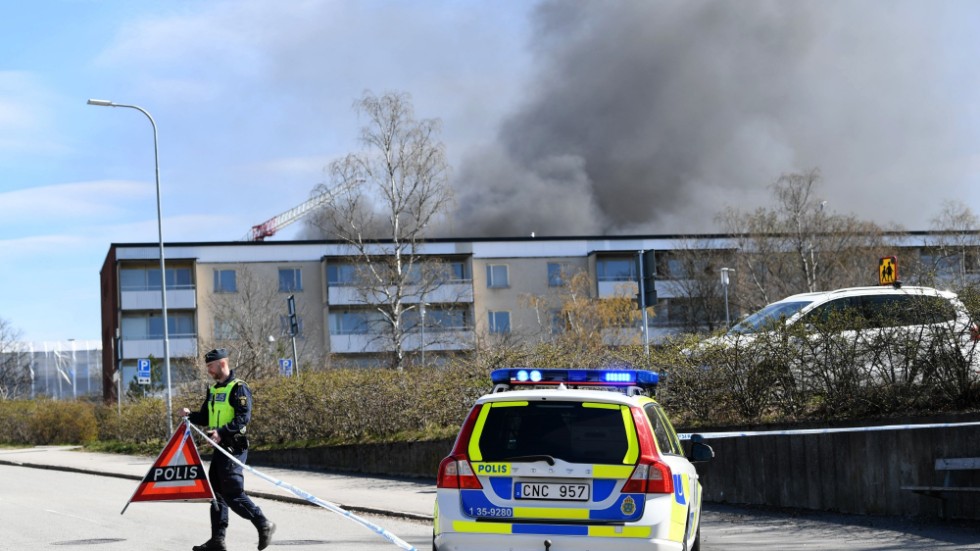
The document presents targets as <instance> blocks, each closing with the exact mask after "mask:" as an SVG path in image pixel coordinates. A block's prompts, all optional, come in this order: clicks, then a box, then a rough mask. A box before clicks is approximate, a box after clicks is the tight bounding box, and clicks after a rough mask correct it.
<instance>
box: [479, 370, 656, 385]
mask: <svg viewBox="0 0 980 551" xmlns="http://www.w3.org/2000/svg"><path fill="white" fill-rule="evenodd" d="M490 380H491V381H492V382H493V384H494V385H507V386H510V387H516V386H558V385H560V384H564V385H565V386H569V387H572V386H576V387H588V386H595V387H631V386H633V387H640V388H642V389H652V388H655V387H656V386H657V383H658V382H659V381H660V376H659V375H657V374H656V373H654V372H653V371H625V370H622V369H616V370H609V369H536V368H530V367H511V368H506V369H495V370H494V371H493V372H491V373H490Z"/></svg>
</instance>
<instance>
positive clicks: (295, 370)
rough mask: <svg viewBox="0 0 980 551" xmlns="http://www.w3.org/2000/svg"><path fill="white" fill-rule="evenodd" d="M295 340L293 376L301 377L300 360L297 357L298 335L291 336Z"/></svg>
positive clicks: (290, 338)
mask: <svg viewBox="0 0 980 551" xmlns="http://www.w3.org/2000/svg"><path fill="white" fill-rule="evenodd" d="M289 340H291V341H293V377H299V361H297V359H296V335H293V336H291V337H289Z"/></svg>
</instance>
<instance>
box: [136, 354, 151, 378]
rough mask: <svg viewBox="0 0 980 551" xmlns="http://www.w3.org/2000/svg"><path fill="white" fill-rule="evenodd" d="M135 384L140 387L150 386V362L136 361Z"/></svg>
mask: <svg viewBox="0 0 980 551" xmlns="http://www.w3.org/2000/svg"><path fill="white" fill-rule="evenodd" d="M136 382H137V383H139V384H141V385H148V384H150V360H149V359H146V358H140V359H138V360H136Z"/></svg>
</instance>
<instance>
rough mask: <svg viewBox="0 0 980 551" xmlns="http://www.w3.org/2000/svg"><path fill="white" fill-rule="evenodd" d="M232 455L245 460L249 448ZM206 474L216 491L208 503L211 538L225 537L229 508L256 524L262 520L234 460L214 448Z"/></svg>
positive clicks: (240, 469) (263, 518) (263, 516)
mask: <svg viewBox="0 0 980 551" xmlns="http://www.w3.org/2000/svg"><path fill="white" fill-rule="evenodd" d="M232 455H234V456H235V458H236V459H238V460H239V461H241V462H242V463H245V459H246V458H247V457H248V450H244V451H242V452H239V453H233V454H232ZM208 477H209V478H210V479H211V488H213V489H214V494H215V495H214V501H212V502H211V532H212V533H211V536H212V537H214V538H221V539H224V537H225V530H227V529H228V509H231V510H232V511H234V512H235V514H237V515H238V516H240V517H242V518H244V519H248V520H250V521H252V524H255V525H258V523H260V522H262V521H264V520H265V515H263V514H262V509H259V507H258V505H256V504H255V503H254V502H252V500H251V499H250V498H249V497H248V496H247V495H246V494H245V477H244V476H243V475H242V468H241V467H240V466H239V465H238V464H237V463H235V462H234V461H232V460H231V459H228V457H227V456H226V455H225V454H223V453H221V452H220V451H217V450H215V452H214V456H213V457H212V458H211V467H210V468H209V469H208Z"/></svg>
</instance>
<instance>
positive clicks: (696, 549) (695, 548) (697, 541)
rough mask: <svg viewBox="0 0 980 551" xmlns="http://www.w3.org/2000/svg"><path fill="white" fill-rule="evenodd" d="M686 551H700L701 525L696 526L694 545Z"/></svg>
mask: <svg viewBox="0 0 980 551" xmlns="http://www.w3.org/2000/svg"><path fill="white" fill-rule="evenodd" d="M688 551H701V525H700V524H698V531H697V532H696V533H695V534H694V543H692V544H691V548H690V549H689V550H688Z"/></svg>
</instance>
